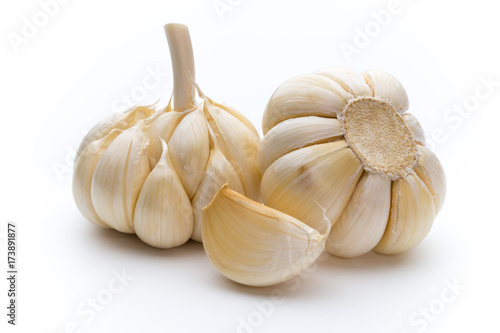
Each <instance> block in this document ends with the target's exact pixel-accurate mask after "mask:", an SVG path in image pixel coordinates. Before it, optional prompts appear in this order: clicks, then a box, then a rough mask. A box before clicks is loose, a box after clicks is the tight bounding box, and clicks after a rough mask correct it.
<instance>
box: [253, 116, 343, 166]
mask: <svg viewBox="0 0 500 333" xmlns="http://www.w3.org/2000/svg"><path fill="white" fill-rule="evenodd" d="M342 135H343V134H342V130H341V125H340V122H339V121H338V120H337V119H335V118H322V117H315V116H310V117H301V118H291V119H287V120H284V121H282V122H281V123H279V124H277V125H276V126H274V127H273V128H272V129H271V130H270V131H269V132H267V134H266V136H265V138H264V139H263V140H262V142H261V144H260V147H259V152H258V153H257V162H258V165H259V170H260V172H261V173H262V174H264V172H265V171H266V170H267V168H268V167H269V166H270V165H271V164H272V163H273V162H274V161H275V160H277V159H278V158H280V157H281V156H283V155H286V154H288V153H289V152H291V151H294V150H297V149H300V148H303V147H307V146H310V145H314V144H319V143H325V142H330V141H335V140H338V139H340V138H342Z"/></svg>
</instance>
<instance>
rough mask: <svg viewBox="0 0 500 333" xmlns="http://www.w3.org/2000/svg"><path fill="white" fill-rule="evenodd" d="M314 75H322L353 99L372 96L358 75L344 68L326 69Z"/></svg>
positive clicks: (363, 79)
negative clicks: (335, 83)
mask: <svg viewBox="0 0 500 333" xmlns="http://www.w3.org/2000/svg"><path fill="white" fill-rule="evenodd" d="M315 73H317V74H320V75H324V76H326V77H328V78H330V79H332V80H333V81H335V82H337V83H338V84H339V85H340V86H341V87H342V89H344V90H345V91H346V92H348V93H349V94H350V95H352V96H353V97H362V96H372V91H371V90H370V87H369V86H368V84H367V83H366V81H365V78H364V77H363V75H361V74H360V73H358V72H356V71H355V70H353V69H351V68H346V67H340V66H336V67H326V68H322V69H320V70H318V71H316V72H315Z"/></svg>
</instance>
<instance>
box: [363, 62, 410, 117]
mask: <svg viewBox="0 0 500 333" xmlns="http://www.w3.org/2000/svg"><path fill="white" fill-rule="evenodd" d="M363 76H364V77H365V80H366V83H368V85H369V86H370V89H371V90H372V91H373V96H374V97H378V98H381V99H383V100H385V101H386V102H388V103H391V104H392V106H394V108H395V109H396V111H397V112H399V113H400V114H402V113H404V112H405V111H406V110H408V107H409V100H408V95H407V94H406V90H405V88H404V87H403V85H402V84H401V83H400V82H399V81H398V80H397V79H396V78H395V77H394V76H392V75H391V74H389V73H387V72H385V71H382V70H378V69H371V70H368V71H364V72H363Z"/></svg>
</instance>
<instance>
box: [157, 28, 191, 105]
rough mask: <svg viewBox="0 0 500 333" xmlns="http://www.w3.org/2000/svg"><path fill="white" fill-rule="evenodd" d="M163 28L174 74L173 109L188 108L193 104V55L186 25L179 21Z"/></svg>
mask: <svg viewBox="0 0 500 333" xmlns="http://www.w3.org/2000/svg"><path fill="white" fill-rule="evenodd" d="M164 29H165V35H166V36H167V41H168V47H169V49H170V58H171V60H172V71H173V74H174V93H173V94H174V109H175V110H177V111H184V110H188V109H191V108H193V107H194V106H195V101H194V82H195V71H194V56H193V47H192V45H191V37H190V36H189V30H188V27H187V26H185V25H184V24H179V23H170V24H166V25H165V26H164Z"/></svg>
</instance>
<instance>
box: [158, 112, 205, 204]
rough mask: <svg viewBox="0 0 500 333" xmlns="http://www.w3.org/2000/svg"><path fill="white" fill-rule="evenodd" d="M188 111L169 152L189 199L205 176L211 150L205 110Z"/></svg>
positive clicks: (172, 138)
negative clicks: (204, 172)
mask: <svg viewBox="0 0 500 333" xmlns="http://www.w3.org/2000/svg"><path fill="white" fill-rule="evenodd" d="M187 112H189V113H188V114H187V115H186V116H185V117H184V118H183V119H182V121H181V122H180V123H179V125H178V126H177V127H176V129H175V130H174V133H173V134H172V137H171V138H170V141H169V142H168V146H169V148H170V149H169V150H168V152H169V158H170V161H171V162H172V165H173V166H174V169H175V170H176V171H177V175H179V178H180V179H181V182H182V185H183V187H184V189H185V190H186V193H187V195H188V197H189V199H192V198H193V196H194V194H195V192H196V189H197V188H198V185H199V184H200V180H201V177H202V176H203V171H204V170H205V167H206V165H207V162H208V157H209V155H210V150H209V141H208V126H207V121H206V120H205V116H204V115H203V112H202V111H201V110H199V109H196V110H194V111H187Z"/></svg>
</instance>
